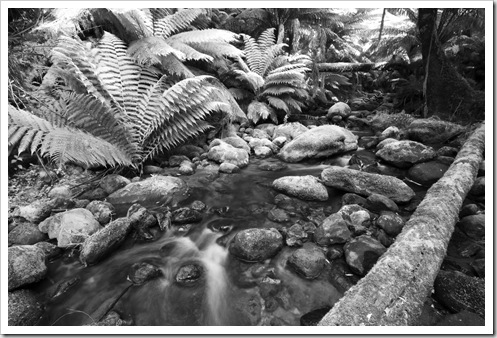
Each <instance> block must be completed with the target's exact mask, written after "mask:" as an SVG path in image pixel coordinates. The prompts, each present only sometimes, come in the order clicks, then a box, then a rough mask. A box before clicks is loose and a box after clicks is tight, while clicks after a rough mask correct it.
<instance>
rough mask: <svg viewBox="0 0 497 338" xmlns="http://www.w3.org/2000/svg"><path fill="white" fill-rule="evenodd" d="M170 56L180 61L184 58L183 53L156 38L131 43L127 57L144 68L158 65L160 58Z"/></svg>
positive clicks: (161, 39)
mask: <svg viewBox="0 0 497 338" xmlns="http://www.w3.org/2000/svg"><path fill="white" fill-rule="evenodd" d="M170 54H174V55H175V56H176V57H177V58H178V59H181V60H184V59H185V58H186V55H185V53H184V52H183V51H181V50H179V49H177V48H175V47H172V46H171V45H169V44H168V43H167V42H166V41H165V40H164V39H163V38H160V37H156V36H151V37H148V38H144V39H140V40H136V41H133V42H132V43H131V44H130V46H129V48H128V55H129V56H130V57H131V58H133V59H134V60H135V61H136V62H137V63H138V64H140V65H142V66H145V67H149V66H151V65H157V64H160V62H161V58H160V57H161V56H168V55H170Z"/></svg>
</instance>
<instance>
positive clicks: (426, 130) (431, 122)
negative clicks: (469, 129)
mask: <svg viewBox="0 0 497 338" xmlns="http://www.w3.org/2000/svg"><path fill="white" fill-rule="evenodd" d="M464 130H465V128H464V127H463V126H461V125H458V124H455V123H451V122H448V121H443V120H436V119H415V120H414V121H412V122H411V124H410V125H409V126H408V127H407V132H408V134H409V138H410V139H411V140H414V141H419V142H423V143H432V144H433V143H443V142H446V141H447V140H449V139H451V138H453V137H455V136H457V135H459V134H461V133H462V132H464Z"/></svg>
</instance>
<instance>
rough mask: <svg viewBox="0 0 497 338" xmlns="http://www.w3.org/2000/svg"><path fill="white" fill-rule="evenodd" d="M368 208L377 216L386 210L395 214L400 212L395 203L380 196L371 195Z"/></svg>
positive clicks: (368, 199)
mask: <svg viewBox="0 0 497 338" xmlns="http://www.w3.org/2000/svg"><path fill="white" fill-rule="evenodd" d="M366 208H368V209H369V210H371V211H372V212H374V213H376V214H379V213H380V212H381V211H385V210H390V211H394V212H397V211H399V207H398V206H397V204H396V203H395V202H394V201H392V200H391V199H390V198H388V197H386V196H383V195H380V194H371V195H369V196H368V198H367V206H366Z"/></svg>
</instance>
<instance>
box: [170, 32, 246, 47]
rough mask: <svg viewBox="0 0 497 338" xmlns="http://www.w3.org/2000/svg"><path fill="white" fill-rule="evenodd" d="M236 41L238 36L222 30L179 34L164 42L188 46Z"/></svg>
mask: <svg viewBox="0 0 497 338" xmlns="http://www.w3.org/2000/svg"><path fill="white" fill-rule="evenodd" d="M237 39H238V34H236V33H233V32H230V31H228V30H224V29H215V28H211V29H202V30H195V31H188V32H181V33H178V34H175V35H173V36H171V37H169V38H168V39H167V40H166V41H178V42H181V43H185V44H187V45H190V44H204V43H209V42H217V43H221V42H224V43H230V42H234V41H236V40H237Z"/></svg>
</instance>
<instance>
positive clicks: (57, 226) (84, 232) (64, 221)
mask: <svg viewBox="0 0 497 338" xmlns="http://www.w3.org/2000/svg"><path fill="white" fill-rule="evenodd" d="M38 228H39V229H40V231H42V232H45V233H48V237H49V238H57V245H58V246H59V247H61V248H67V247H71V246H74V245H77V244H80V243H83V242H84V241H85V239H86V238H88V237H89V236H91V235H92V234H94V233H95V232H97V231H98V230H100V229H101V228H102V227H101V226H100V223H98V221H97V220H96V219H95V217H94V216H93V214H92V213H91V212H90V211H89V210H86V209H83V208H78V209H72V210H69V211H65V212H61V213H59V214H56V215H54V216H51V217H49V218H47V219H46V220H44V221H43V222H41V223H40V224H39V225H38Z"/></svg>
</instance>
